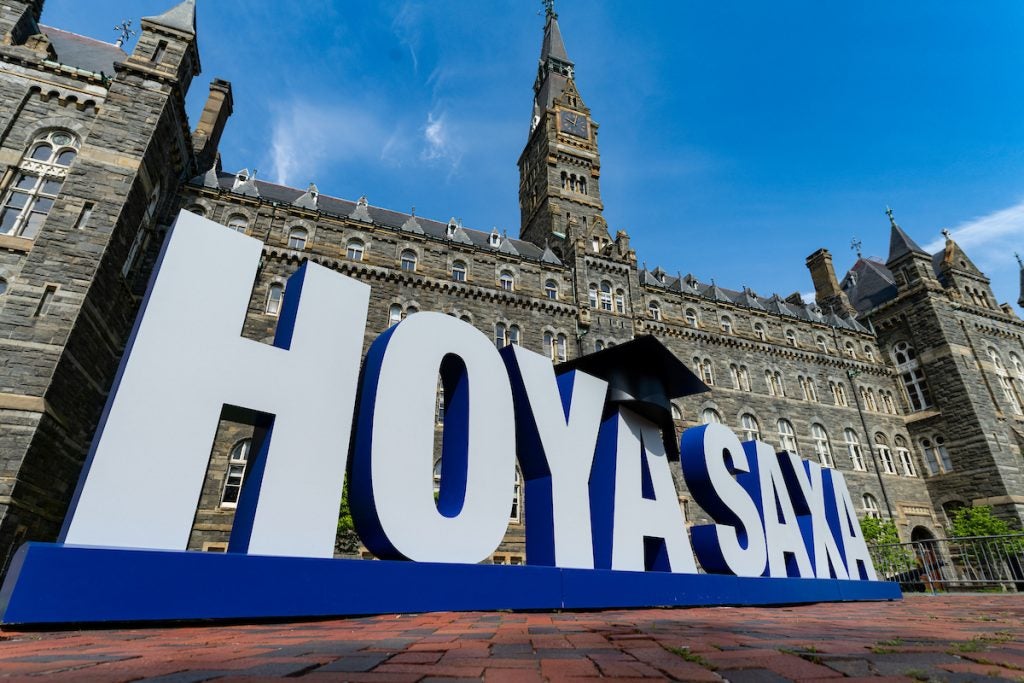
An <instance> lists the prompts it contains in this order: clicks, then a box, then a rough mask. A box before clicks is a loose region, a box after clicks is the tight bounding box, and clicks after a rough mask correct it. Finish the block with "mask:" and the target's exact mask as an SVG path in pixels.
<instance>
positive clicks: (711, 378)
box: [693, 356, 715, 385]
mask: <svg viewBox="0 0 1024 683" xmlns="http://www.w3.org/2000/svg"><path fill="white" fill-rule="evenodd" d="M693 369H694V372H696V373H697V376H698V377H700V378H701V380H703V381H704V384H707V385H713V384H714V383H715V366H714V365H712V363H711V359H710V358H700V357H698V356H694V357H693Z"/></svg>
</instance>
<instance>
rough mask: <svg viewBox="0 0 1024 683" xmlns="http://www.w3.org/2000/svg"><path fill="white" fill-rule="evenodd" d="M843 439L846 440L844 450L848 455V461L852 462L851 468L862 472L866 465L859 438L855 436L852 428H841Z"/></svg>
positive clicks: (855, 433)
mask: <svg viewBox="0 0 1024 683" xmlns="http://www.w3.org/2000/svg"><path fill="white" fill-rule="evenodd" d="M843 439H844V440H845V441H846V452H847V453H848V454H849V456H850V462H851V463H853V469H855V470H857V471H858V472H864V471H866V470H867V467H866V466H865V465H864V451H862V450H861V447H860V439H858V438H857V432H855V431H853V430H852V429H844V430H843Z"/></svg>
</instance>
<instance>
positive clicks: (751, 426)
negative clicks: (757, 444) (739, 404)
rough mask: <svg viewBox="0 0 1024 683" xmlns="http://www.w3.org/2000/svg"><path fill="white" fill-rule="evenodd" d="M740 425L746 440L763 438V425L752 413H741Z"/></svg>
mask: <svg viewBox="0 0 1024 683" xmlns="http://www.w3.org/2000/svg"><path fill="white" fill-rule="evenodd" d="M740 427H741V428H742V430H743V440H744V441H760V440H761V425H760V424H758V422H757V418H756V417H754V416H753V415H751V414H750V413H743V414H742V415H740Z"/></svg>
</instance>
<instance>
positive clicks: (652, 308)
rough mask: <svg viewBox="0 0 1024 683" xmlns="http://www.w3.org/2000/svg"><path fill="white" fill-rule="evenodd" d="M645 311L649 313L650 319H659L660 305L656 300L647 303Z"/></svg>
mask: <svg viewBox="0 0 1024 683" xmlns="http://www.w3.org/2000/svg"><path fill="white" fill-rule="evenodd" d="M647 312H648V313H650V315H651V319H652V320H661V307H660V306H658V302H657V301H652V302H651V303H649V304H647Z"/></svg>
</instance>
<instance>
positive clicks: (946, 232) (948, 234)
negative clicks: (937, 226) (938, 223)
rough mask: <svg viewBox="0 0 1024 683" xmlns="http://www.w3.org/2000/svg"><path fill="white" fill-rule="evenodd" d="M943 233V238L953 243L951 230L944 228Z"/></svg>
mask: <svg viewBox="0 0 1024 683" xmlns="http://www.w3.org/2000/svg"><path fill="white" fill-rule="evenodd" d="M941 232H942V236H943V237H945V238H946V241H947V242H952V241H953V233H951V232H950V231H949V228H943V229H942V231H941Z"/></svg>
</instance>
